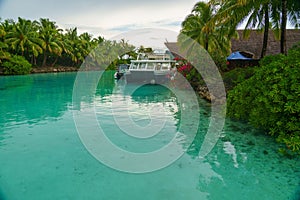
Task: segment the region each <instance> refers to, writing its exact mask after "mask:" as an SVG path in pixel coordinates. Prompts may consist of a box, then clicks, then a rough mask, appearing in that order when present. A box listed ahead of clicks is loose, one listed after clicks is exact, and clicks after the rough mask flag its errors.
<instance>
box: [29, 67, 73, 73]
mask: <svg viewBox="0 0 300 200" xmlns="http://www.w3.org/2000/svg"><path fill="white" fill-rule="evenodd" d="M78 70H79V68H78V67H65V66H57V67H33V68H32V70H31V73H32V74H36V73H56V72H76V71H78Z"/></svg>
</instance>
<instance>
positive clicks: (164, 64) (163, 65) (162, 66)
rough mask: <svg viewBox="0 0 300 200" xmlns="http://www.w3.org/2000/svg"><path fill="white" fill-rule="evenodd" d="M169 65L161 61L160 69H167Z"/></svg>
mask: <svg viewBox="0 0 300 200" xmlns="http://www.w3.org/2000/svg"><path fill="white" fill-rule="evenodd" d="M169 67H170V64H169V63H163V64H162V65H161V70H168V69H169Z"/></svg>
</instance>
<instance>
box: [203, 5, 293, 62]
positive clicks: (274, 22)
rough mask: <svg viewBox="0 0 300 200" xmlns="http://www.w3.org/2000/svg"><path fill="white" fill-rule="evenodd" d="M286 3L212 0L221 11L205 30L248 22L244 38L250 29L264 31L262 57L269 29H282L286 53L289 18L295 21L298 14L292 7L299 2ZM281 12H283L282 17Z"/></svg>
mask: <svg viewBox="0 0 300 200" xmlns="http://www.w3.org/2000/svg"><path fill="white" fill-rule="evenodd" d="M285 1H286V0H256V1H254V0H211V1H210V4H214V5H219V6H220V7H221V9H220V10H219V12H218V13H217V14H216V15H215V16H214V18H213V19H212V20H211V21H210V22H209V23H208V24H207V26H206V27H205V28H207V27H211V26H214V25H215V24H217V25H218V24H222V23H232V24H233V25H234V26H236V27H237V26H238V25H239V24H242V23H243V22H246V28H245V31H244V36H247V33H249V31H248V29H252V28H258V29H260V30H263V31H264V40H263V47H262V52H261V57H263V56H265V54H266V49H267V44H268V31H269V29H271V28H272V29H273V30H275V33H276V32H277V31H278V30H279V29H281V49H282V52H284V50H283V49H284V48H285V40H286V34H285V28H286V22H287V18H289V19H290V20H291V21H295V18H297V17H296V16H297V13H298V12H297V11H296V10H295V9H294V8H293V6H292V5H294V4H295V3H296V1H297V0H293V1H289V3H286V2H285ZM285 8H287V9H288V10H289V12H290V15H286V9H285ZM284 10H285V11H284ZM280 12H282V13H281V16H280ZM298 14H299V13H298ZM286 16H287V17H286Z"/></svg>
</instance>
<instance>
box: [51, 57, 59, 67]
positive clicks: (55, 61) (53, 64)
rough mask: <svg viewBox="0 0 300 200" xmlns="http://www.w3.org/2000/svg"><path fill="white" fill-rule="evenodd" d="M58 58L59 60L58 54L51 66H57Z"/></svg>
mask: <svg viewBox="0 0 300 200" xmlns="http://www.w3.org/2000/svg"><path fill="white" fill-rule="evenodd" d="M57 60H58V56H56V58H55V60H54V62H53V63H52V65H51V67H54V66H55V64H56V63H57Z"/></svg>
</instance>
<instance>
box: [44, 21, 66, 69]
mask: <svg viewBox="0 0 300 200" xmlns="http://www.w3.org/2000/svg"><path fill="white" fill-rule="evenodd" d="M60 31H62V30H60V29H58V27H57V26H56V25H55V22H52V21H50V20H49V19H42V18H41V19H40V22H39V31H38V33H39V38H40V39H41V40H42V48H43V64H42V66H43V67H44V66H46V65H47V57H48V56H49V55H50V54H54V55H55V56H56V59H55V61H54V63H53V64H52V65H54V64H55V63H56V61H57V56H61V53H62V51H63V47H62V46H63V42H62V39H61V35H60Z"/></svg>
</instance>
